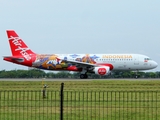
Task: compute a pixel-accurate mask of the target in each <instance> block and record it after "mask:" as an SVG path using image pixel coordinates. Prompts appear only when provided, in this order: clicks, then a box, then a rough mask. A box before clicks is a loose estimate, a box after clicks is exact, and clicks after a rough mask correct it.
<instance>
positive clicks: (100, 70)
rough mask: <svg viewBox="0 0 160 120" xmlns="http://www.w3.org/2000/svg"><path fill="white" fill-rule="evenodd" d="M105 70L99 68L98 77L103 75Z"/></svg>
mask: <svg viewBox="0 0 160 120" xmlns="http://www.w3.org/2000/svg"><path fill="white" fill-rule="evenodd" d="M106 72H107V71H106V69H105V68H99V69H98V74H100V75H105V74H106Z"/></svg>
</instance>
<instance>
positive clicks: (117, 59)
mask: <svg viewBox="0 0 160 120" xmlns="http://www.w3.org/2000/svg"><path fill="white" fill-rule="evenodd" d="M70 60H72V61H75V60H76V59H70ZM115 60H128V61H130V60H133V59H96V61H115Z"/></svg>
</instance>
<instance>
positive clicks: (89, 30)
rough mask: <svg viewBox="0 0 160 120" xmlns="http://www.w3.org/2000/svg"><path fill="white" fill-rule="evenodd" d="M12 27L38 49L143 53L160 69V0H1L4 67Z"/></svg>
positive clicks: (5, 66)
mask: <svg viewBox="0 0 160 120" xmlns="http://www.w3.org/2000/svg"><path fill="white" fill-rule="evenodd" d="M7 29H13V30H15V31H16V32H17V33H18V35H19V36H20V37H21V38H22V39H23V40H24V41H25V43H26V44H27V45H28V46H29V47H30V49H32V50H33V51H34V52H36V53H138V54H144V55H147V56H149V57H151V58H152V59H154V60H155V61H156V62H157V63H158V64H159V67H157V68H156V69H154V71H160V49H159V46H160V0H154V1H153V0H61V1H58V0H1V1H0V56H1V59H0V70H4V69H5V70H13V69H28V68H27V67H22V66H20V65H15V64H12V63H9V62H6V61H3V56H6V55H11V51H10V47H9V44H8V39H7V36H6V30H7Z"/></svg>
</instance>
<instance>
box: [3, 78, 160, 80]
mask: <svg viewBox="0 0 160 120" xmlns="http://www.w3.org/2000/svg"><path fill="white" fill-rule="evenodd" d="M42 80H44V81H105V80H108V81H111V80H126V81H150V80H160V78H139V79H134V78H130V79H129V78H121V79H115V78H114V79H113V78H109V79H72V78H66V79H65V78H59V79H58V78H55V79H43V78H40V79H34V78H33V79H20V78H17V79H11V78H7V79H4V78H3V79H0V81H42Z"/></svg>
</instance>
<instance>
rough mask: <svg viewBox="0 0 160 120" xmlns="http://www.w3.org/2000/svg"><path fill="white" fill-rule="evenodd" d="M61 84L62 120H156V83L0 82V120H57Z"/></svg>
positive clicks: (159, 103) (159, 86) (159, 90)
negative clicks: (45, 86) (44, 87)
mask: <svg viewBox="0 0 160 120" xmlns="http://www.w3.org/2000/svg"><path fill="white" fill-rule="evenodd" d="M62 82H64V120H83V119H84V120H158V119H159V118H160V115H159V112H160V81H158V80H157V81H156V80H146V81H144V80H143V81H127V80H112V81H103V80H99V81H97V80H96V81H58V82H55V81H44V82H43V84H47V85H48V86H49V87H48V88H47V98H45V99H43V97H42V82H41V81H40V82H35V81H27V82H25V81H20V82H10V81H0V120H59V119H60V96H59V95H60V92H59V90H60V85H61V83H62Z"/></svg>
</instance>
